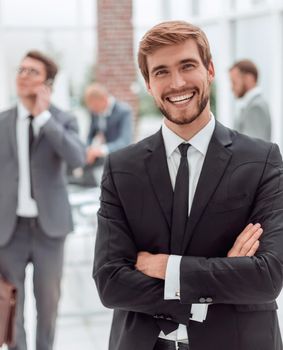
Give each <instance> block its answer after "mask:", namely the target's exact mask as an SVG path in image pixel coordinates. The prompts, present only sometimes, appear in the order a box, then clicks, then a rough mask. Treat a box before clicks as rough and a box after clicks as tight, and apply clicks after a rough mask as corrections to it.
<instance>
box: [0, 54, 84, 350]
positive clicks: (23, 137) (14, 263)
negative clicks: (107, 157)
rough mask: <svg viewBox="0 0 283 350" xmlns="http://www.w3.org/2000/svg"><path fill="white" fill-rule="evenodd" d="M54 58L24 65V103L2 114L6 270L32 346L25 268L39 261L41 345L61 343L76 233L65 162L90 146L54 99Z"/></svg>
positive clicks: (1, 242)
mask: <svg viewBox="0 0 283 350" xmlns="http://www.w3.org/2000/svg"><path fill="white" fill-rule="evenodd" d="M57 70H58V68H57V65H56V64H55V62H53V60H52V59H50V58H49V57H47V56H45V55H44V54H42V53H41V52H38V51H30V52H28V53H27V54H26V56H25V57H24V58H23V60H22V61H21V63H20V66H19V68H18V70H17V78H16V86H17V94H18V98H19V99H18V103H17V105H16V106H15V107H13V108H11V109H9V110H7V111H4V112H2V113H1V114H0V140H1V146H0V164H1V167H0V179H1V181H0V274H1V275H2V276H3V277H4V278H6V279H7V280H8V281H10V282H12V283H13V284H15V286H16V287H17V291H18V304H17V315H16V344H15V346H14V347H11V348H9V349H13V350H26V349H27V345H26V336H25V329H24V316H23V314H24V313H23V307H24V294H25V293H24V282H25V268H26V266H27V265H28V264H29V263H32V264H33V285H34V296H35V301H36V309H37V327H36V350H51V349H52V347H53V340H54V331H55V321H56V316H57V306H58V301H59V297H60V281H61V277H62V265H63V249H64V242H65V237H66V235H67V233H69V232H70V231H72V218H71V211H70V206H69V202H68V197H67V191H66V180H65V166H66V164H67V165H68V166H70V167H73V168H76V167H80V166H82V165H83V164H84V162H85V156H86V155H85V148H84V146H83V144H82V143H81V142H80V140H79V138H78V127H77V123H76V120H75V118H74V117H73V116H71V115H70V114H68V113H65V112H63V111H61V110H59V109H58V108H56V107H55V106H53V105H52V104H51V103H50V98H51V90H52V84H53V81H54V78H55V76H56V73H57Z"/></svg>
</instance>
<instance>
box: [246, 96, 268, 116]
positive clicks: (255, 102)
mask: <svg viewBox="0 0 283 350" xmlns="http://www.w3.org/2000/svg"><path fill="white" fill-rule="evenodd" d="M252 109H259V110H264V111H266V110H267V109H268V103H267V101H266V99H265V98H264V96H263V95H262V94H257V95H255V96H254V97H253V98H252V99H251V100H250V101H249V102H248V103H247V106H246V112H248V111H250V110H252Z"/></svg>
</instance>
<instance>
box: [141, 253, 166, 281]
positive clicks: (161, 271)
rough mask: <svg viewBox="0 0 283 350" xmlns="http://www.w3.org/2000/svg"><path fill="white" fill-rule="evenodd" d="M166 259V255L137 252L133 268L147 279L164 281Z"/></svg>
mask: <svg viewBox="0 0 283 350" xmlns="http://www.w3.org/2000/svg"><path fill="white" fill-rule="evenodd" d="M168 258H169V255H167V254H151V253H148V252H139V253H138V256H137V262H136V265H135V267H136V269H137V270H138V271H140V272H142V273H143V274H145V275H147V276H149V277H153V278H159V279H162V280H165V274H166V268H167V262H168Z"/></svg>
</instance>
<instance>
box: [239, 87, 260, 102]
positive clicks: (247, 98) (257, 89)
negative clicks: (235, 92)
mask: <svg viewBox="0 0 283 350" xmlns="http://www.w3.org/2000/svg"><path fill="white" fill-rule="evenodd" d="M260 94H261V89H260V87H259V86H255V87H254V88H252V89H250V90H249V91H247V92H246V93H245V95H244V96H243V97H242V98H241V99H240V101H241V104H242V105H243V106H247V105H248V103H249V102H250V101H251V100H252V99H253V98H254V97H255V96H257V95H260Z"/></svg>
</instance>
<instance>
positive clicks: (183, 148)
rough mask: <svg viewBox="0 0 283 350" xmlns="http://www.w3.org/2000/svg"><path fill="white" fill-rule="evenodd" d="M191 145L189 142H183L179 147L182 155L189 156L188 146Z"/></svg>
mask: <svg viewBox="0 0 283 350" xmlns="http://www.w3.org/2000/svg"><path fill="white" fill-rule="evenodd" d="M189 147H190V144H189V143H181V144H180V145H179V146H178V148H179V151H180V153H181V156H182V157H187V152H188V148H189Z"/></svg>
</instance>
